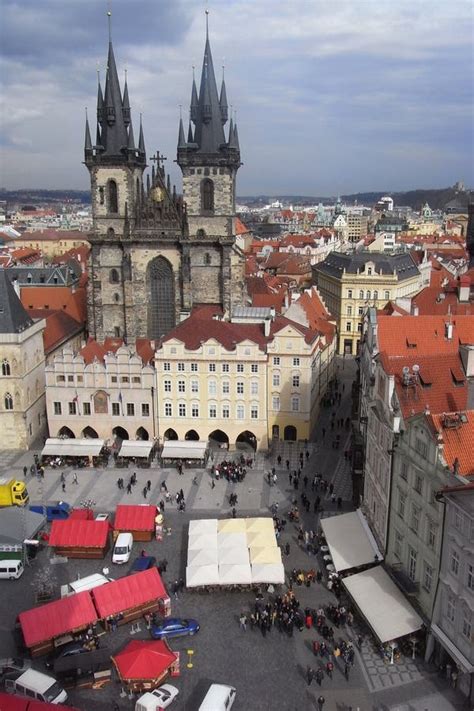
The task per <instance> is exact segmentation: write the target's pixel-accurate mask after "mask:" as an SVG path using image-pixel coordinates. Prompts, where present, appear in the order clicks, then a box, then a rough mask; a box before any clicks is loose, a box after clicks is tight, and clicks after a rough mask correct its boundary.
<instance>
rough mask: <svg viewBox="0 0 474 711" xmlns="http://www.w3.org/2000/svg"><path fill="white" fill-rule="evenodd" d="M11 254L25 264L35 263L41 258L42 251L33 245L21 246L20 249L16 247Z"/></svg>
mask: <svg viewBox="0 0 474 711" xmlns="http://www.w3.org/2000/svg"><path fill="white" fill-rule="evenodd" d="M11 255H12V258H13V259H14V260H15V261H16V262H22V263H23V264H33V263H34V262H38V261H39V260H40V259H41V252H38V250H37V249H32V248H31V247H20V248H19V249H14V250H13V251H12V253H11Z"/></svg>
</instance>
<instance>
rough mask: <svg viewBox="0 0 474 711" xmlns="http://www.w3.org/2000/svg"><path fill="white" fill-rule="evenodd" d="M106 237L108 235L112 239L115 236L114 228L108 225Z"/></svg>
mask: <svg viewBox="0 0 474 711" xmlns="http://www.w3.org/2000/svg"><path fill="white" fill-rule="evenodd" d="M107 237H108V238H109V239H114V237H115V230H114V228H113V227H109V229H108V230H107Z"/></svg>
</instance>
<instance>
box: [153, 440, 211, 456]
mask: <svg viewBox="0 0 474 711" xmlns="http://www.w3.org/2000/svg"><path fill="white" fill-rule="evenodd" d="M206 450H207V442H200V441H196V440H187V439H186V440H179V439H168V440H166V442H165V443H164V445H163V451H162V452H161V458H162V459H204V458H205V456H206Z"/></svg>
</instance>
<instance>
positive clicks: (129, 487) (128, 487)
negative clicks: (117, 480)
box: [127, 482, 132, 494]
mask: <svg viewBox="0 0 474 711" xmlns="http://www.w3.org/2000/svg"><path fill="white" fill-rule="evenodd" d="M131 493H132V485H131V483H130V482H128V484H127V494H131Z"/></svg>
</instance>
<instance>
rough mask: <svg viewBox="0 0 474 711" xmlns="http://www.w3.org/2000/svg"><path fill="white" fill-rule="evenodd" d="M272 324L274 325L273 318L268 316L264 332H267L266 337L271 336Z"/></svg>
mask: <svg viewBox="0 0 474 711" xmlns="http://www.w3.org/2000/svg"><path fill="white" fill-rule="evenodd" d="M271 325H272V319H271V318H266V319H265V321H264V322H263V333H264V334H265V338H268V337H269V336H270V326H271Z"/></svg>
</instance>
